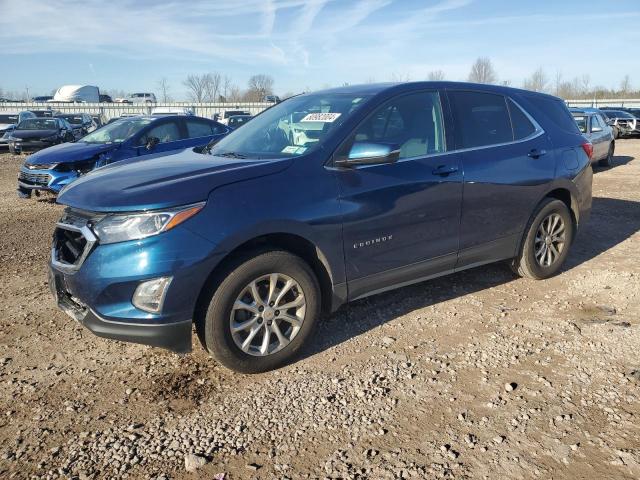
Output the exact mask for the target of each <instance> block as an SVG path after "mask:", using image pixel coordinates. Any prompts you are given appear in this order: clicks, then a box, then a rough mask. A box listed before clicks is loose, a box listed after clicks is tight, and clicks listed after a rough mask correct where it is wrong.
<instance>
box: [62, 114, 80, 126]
mask: <svg viewBox="0 0 640 480" xmlns="http://www.w3.org/2000/svg"><path fill="white" fill-rule="evenodd" d="M58 118H64V119H65V120H66V121H67V122H69V123H70V124H71V125H82V116H80V115H58Z"/></svg>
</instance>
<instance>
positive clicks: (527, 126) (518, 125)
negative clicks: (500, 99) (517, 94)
mask: <svg viewBox="0 0 640 480" xmlns="http://www.w3.org/2000/svg"><path fill="white" fill-rule="evenodd" d="M507 104H508V105H509V113H510V114H511V125H513V139H514V140H522V139H523V138H527V137H528V136H530V135H533V134H534V133H535V131H536V127H535V126H534V125H533V123H531V120H529V118H528V117H527V116H526V115H525V113H524V112H523V111H522V109H520V107H518V105H516V104H515V103H514V101H513V100H511V99H507Z"/></svg>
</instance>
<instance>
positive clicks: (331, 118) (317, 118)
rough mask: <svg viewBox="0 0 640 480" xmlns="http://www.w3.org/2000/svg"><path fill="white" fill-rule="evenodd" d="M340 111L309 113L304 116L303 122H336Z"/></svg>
mask: <svg viewBox="0 0 640 480" xmlns="http://www.w3.org/2000/svg"><path fill="white" fill-rule="evenodd" d="M340 115H341V114H340V113H309V114H307V116H306V117H304V118H303V119H302V120H300V121H301V122H326V123H331V122H335V121H336V120H337V119H338V117H339V116H340Z"/></svg>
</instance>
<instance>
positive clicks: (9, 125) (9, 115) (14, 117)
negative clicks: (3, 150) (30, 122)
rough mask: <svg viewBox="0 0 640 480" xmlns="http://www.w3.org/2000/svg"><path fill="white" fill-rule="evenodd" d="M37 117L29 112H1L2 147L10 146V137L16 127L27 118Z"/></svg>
mask: <svg viewBox="0 0 640 480" xmlns="http://www.w3.org/2000/svg"><path fill="white" fill-rule="evenodd" d="M35 117H36V115H35V114H34V113H33V112H31V111H28V110H23V111H22V112H1V113H0V146H2V147H4V146H5V145H8V144H9V136H10V135H11V132H13V130H14V128H16V125H17V124H18V123H20V122H21V121H22V120H26V119H27V118H35Z"/></svg>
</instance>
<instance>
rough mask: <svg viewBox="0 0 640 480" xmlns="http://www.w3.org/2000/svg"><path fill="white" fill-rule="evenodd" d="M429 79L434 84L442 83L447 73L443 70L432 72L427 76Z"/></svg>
mask: <svg viewBox="0 0 640 480" xmlns="http://www.w3.org/2000/svg"><path fill="white" fill-rule="evenodd" d="M427 79H429V80H430V81H432V82H441V81H442V80H444V79H445V73H444V72H443V71H442V70H432V71H431V72H429V75H427Z"/></svg>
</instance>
